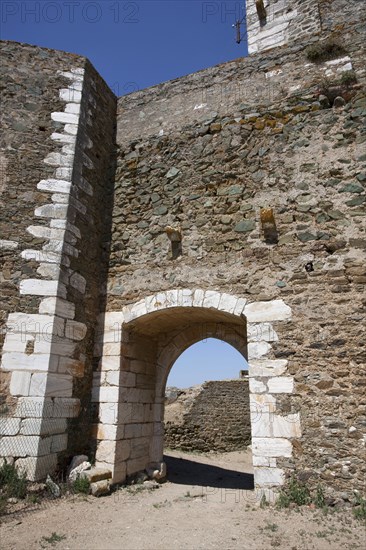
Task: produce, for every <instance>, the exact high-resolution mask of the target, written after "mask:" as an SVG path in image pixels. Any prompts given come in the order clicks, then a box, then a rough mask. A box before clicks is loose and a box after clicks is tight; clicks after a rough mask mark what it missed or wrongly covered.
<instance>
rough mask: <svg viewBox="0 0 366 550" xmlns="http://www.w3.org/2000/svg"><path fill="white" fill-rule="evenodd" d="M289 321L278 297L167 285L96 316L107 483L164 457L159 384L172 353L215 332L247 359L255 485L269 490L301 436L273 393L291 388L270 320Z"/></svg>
mask: <svg viewBox="0 0 366 550" xmlns="http://www.w3.org/2000/svg"><path fill="white" fill-rule="evenodd" d="M290 320H291V309H290V307H288V306H287V305H286V304H285V303H284V302H283V300H273V301H269V302H253V303H248V302H247V300H246V299H243V298H240V297H237V296H233V295H230V294H226V293H220V292H216V291H211V290H206V291H204V290H201V289H183V290H170V291H167V292H162V293H159V294H155V295H153V296H148V297H147V298H145V299H144V300H141V301H139V302H138V303H136V304H134V305H130V306H127V307H124V308H123V309H122V310H121V311H119V312H108V313H105V314H104V315H103V318H102V319H101V321H100V322H101V326H100V334H101V341H100V342H99V343H98V344H97V346H96V355H98V354H101V358H100V363H99V366H100V368H99V371H98V372H97V373H96V375H95V380H94V388H93V400H94V402H96V403H99V424H98V425H97V426H96V430H95V436H96V439H97V453H96V460H97V465H99V466H104V467H108V468H110V469H111V470H112V472H113V481H114V482H121V481H123V480H124V479H125V478H126V476H128V475H132V474H134V473H136V472H138V471H140V470H143V469H145V468H146V467H149V466H150V465H156V464H157V463H158V464H159V463H161V462H162V460H163V433H164V428H163V417H164V390H165V384H166V380H167V377H168V374H169V372H170V369H171V367H172V366H173V364H174V362H175V361H176V359H177V358H178V357H179V355H180V354H181V353H182V352H183V351H184V350H185V349H187V348H188V347H189V346H191V345H192V344H194V343H196V342H198V341H200V340H202V339H203V338H208V337H214V338H219V339H221V340H223V341H225V342H227V343H229V344H231V345H232V346H234V347H235V348H236V349H237V350H238V351H239V352H240V353H241V354H242V355H243V356H244V358H245V359H247V360H248V361H249V367H250V368H249V377H250V404H251V428H252V449H253V465H254V481H255V486H256V487H257V488H261V489H268V490H271V489H273V488H274V487H278V486H279V485H281V484H282V483H283V481H284V475H285V472H284V469H283V468H280V467H278V463H277V462H278V459H280V458H282V459H283V458H287V459H288V458H290V457H291V456H292V449H293V444H292V440H293V439H294V438H298V437H300V436H301V429H300V417H299V414H292V415H282V414H280V412H279V410H278V406H277V401H278V397H280V396H281V395H282V394H290V393H292V391H293V386H294V384H293V378H292V376H290V375H289V373H288V372H287V360H284V359H280V360H278V359H273V358H272V357H273V355H272V354H271V350H272V343H274V342H277V341H278V336H277V334H276V331H275V330H274V328H273V325H272V323H274V322H275V323H277V322H281V323H286V322H290Z"/></svg>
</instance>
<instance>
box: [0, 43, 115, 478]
mask: <svg viewBox="0 0 366 550" xmlns="http://www.w3.org/2000/svg"><path fill="white" fill-rule="evenodd" d="M2 57H3V64H2V67H3V71H4V72H5V78H6V79H7V82H8V86H7V87H6V88H5V89H3V94H4V100H3V102H2V104H3V106H4V109H3V117H4V122H3V124H4V128H5V130H6V134H5V137H4V142H3V147H2V161H3V166H4V169H3V171H2V176H3V178H4V183H3V187H2V201H3V205H4V212H5V219H4V226H3V230H2V237H3V240H2V241H1V246H2V252H4V254H3V264H2V274H3V277H2V281H1V284H2V287H3V289H4V293H3V296H4V302H5V303H4V307H3V308H2V310H3V311H2V315H3V317H2V323H3V324H2V327H3V328H5V330H2V333H3V336H4V335H5V340H4V345H3V354H2V362H1V369H2V372H1V380H2V382H1V384H2V389H3V390H4V391H3V396H4V397H5V398H6V402H5V404H4V408H5V409H6V411H7V413H8V414H9V413H11V416H12V417H11V418H10V419H9V420H8V421H7V422H6V423H5V425H4V427H3V431H4V432H5V433H4V434H3V435H5V436H7V437H5V438H4V439H3V441H2V449H1V451H2V454H3V455H5V456H10V457H20V463H22V464H24V466H27V467H28V466H29V468H30V470H32V472H33V473H32V475H33V477H39V476H40V475H41V473H42V472H43V471H46V470H47V469H49V468H52V467H54V466H55V464H56V463H57V459H58V460H59V461H60V460H61V459H60V457H61V455H62V453H64V454H65V455H66V456H68V455H69V454H70V453H72V452H73V449H74V447H75V446H80V444H81V446H82V447H83V446H86V445H87V444H88V443H89V440H90V430H91V425H90V422H91V418H90V406H89V405H90V391H91V382H92V368H93V367H92V360H93V356H92V343H93V342H94V339H95V334H94V332H95V319H96V317H97V315H98V313H99V311H100V309H101V308H102V307H103V306H102V304H101V301H100V286H101V284H102V271H103V251H104V249H103V246H104V241H105V240H106V237H105V234H106V233H107V232H108V230H109V224H108V219H109V218H108V216H109V214H108V211H109V206H108V205H109V204H110V203H111V197H112V190H111V181H112V180H111V175H112V174H113V153H114V148H113V143H114V122H113V116H114V110H115V98H114V96H113V94H112V93H111V92H110V91H109V90H108V89H107V87H106V85H105V84H104V82H103V81H102V80H101V78H100V77H99V75H97V73H96V72H95V71H94V69H93V68H92V67H91V66H90V64H89V63H88V62H86V60H85V59H83V58H80V57H77V56H74V55H70V54H62V53H60V52H57V53H56V54H54V52H51V51H49V50H44V49H40V48H36V47H32V46H27V45H22V46H19V45H18V44H14V43H4V44H3V46H2ZM97 106H98V107H97ZM105 271H106V264H105V266H104V272H105ZM84 415H86V416H87V418H88V420H87V422H84V421H83V416H84ZM76 416H77V417H78V422H77V426H75V425H74V424H73V422H72V418H73V417H76ZM46 419H47V420H46ZM80 422H81V424H80ZM83 424H84V429H83V430H81V433H80V427H81V425H83ZM74 429H76V433H77V434H78V435H77V438H75V437H73V434H74V433H75V432H74V431H73V430H74ZM68 433H69V434H70V436H71V437H70V438H68ZM37 455H38V456H41V457H42V460H41V461H38V465H37V468H36V466H35V457H36V456H37ZM23 457H24V458H23ZM20 463H19V464H20ZM37 469H38V471H36V470H37Z"/></svg>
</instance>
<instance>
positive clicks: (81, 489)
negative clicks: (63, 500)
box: [72, 476, 90, 495]
mask: <svg viewBox="0 0 366 550" xmlns="http://www.w3.org/2000/svg"><path fill="white" fill-rule="evenodd" d="M72 488H73V490H74V491H75V493H83V494H84V495H88V494H89V491H90V481H89V479H88V478H87V477H80V476H78V477H77V478H76V479H75V481H74V483H73V484H72Z"/></svg>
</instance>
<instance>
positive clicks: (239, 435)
mask: <svg viewBox="0 0 366 550" xmlns="http://www.w3.org/2000/svg"><path fill="white" fill-rule="evenodd" d="M168 389H169V388H168ZM177 409H178V412H176V410H177ZM164 418H165V430H164V442H165V446H166V447H167V448H169V449H182V450H183V451H199V452H209V451H217V452H229V451H243V450H244V449H245V448H246V447H247V446H248V445H250V443H251V426H250V410H249V381H248V380H246V379H243V380H223V381H215V382H205V383H204V384H203V385H202V386H200V387H199V388H197V387H194V388H189V389H187V390H180V391H179V393H178V395H177V397H176V398H175V399H166V402H165V416H164Z"/></svg>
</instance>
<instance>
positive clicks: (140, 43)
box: [0, 0, 246, 95]
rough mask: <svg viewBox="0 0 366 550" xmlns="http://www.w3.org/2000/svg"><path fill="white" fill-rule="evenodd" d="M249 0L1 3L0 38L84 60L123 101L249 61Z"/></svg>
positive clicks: (9, 0)
mask: <svg viewBox="0 0 366 550" xmlns="http://www.w3.org/2000/svg"><path fill="white" fill-rule="evenodd" d="M244 5H245V1H244V0H236V1H224V2H221V1H206V0H205V1H203V0H132V1H129V0H102V1H100V0H99V1H89V0H34V1H33V0H25V1H24V0H2V2H1V4H0V6H1V7H0V9H1V38H2V39H7V40H16V41H19V42H27V43H30V44H36V45H39V46H44V47H48V48H54V49H60V50H65V51H69V52H72V53H77V54H80V55H84V56H86V57H88V58H89V59H90V61H91V62H92V63H93V65H94V66H95V67H96V69H97V70H98V71H99V73H100V74H101V75H102V76H103V77H104V79H105V80H106V81H107V83H108V84H109V85H110V86H111V87H112V88H113V90H114V91H115V93H116V94H117V95H124V94H125V93H128V92H131V91H134V90H137V89H142V88H146V87H148V86H152V85H154V84H159V83H160V82H164V81H166V80H171V79H173V78H177V77H179V76H183V75H185V74H189V73H192V72H195V71H198V70H200V69H204V68H207V67H210V66H212V65H216V64H219V63H223V62H225V61H229V60H231V59H236V58H238V57H242V56H244V55H246V45H245V43H244V42H243V43H242V44H240V45H238V44H236V42H235V29H233V28H232V24H233V23H234V22H235V20H236V19H238V18H242V17H243V15H244Z"/></svg>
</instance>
